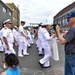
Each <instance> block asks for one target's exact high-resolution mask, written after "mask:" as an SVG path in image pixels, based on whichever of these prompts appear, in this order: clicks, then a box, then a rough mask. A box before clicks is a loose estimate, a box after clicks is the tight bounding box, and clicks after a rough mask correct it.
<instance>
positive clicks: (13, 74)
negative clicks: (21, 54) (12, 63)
mask: <svg viewBox="0 0 75 75" xmlns="http://www.w3.org/2000/svg"><path fill="white" fill-rule="evenodd" d="M5 72H6V74H7V75H20V69H19V67H16V68H8V69H7V70H6V71H5Z"/></svg>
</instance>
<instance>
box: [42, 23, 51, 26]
mask: <svg viewBox="0 0 75 75" xmlns="http://www.w3.org/2000/svg"><path fill="white" fill-rule="evenodd" d="M48 25H50V24H49V23H42V24H41V26H48Z"/></svg>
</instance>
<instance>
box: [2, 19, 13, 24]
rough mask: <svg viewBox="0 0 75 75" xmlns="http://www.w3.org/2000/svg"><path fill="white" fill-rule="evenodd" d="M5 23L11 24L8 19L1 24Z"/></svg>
mask: <svg viewBox="0 0 75 75" xmlns="http://www.w3.org/2000/svg"><path fill="white" fill-rule="evenodd" d="M6 23H8V24H11V23H12V22H11V20H10V19H7V20H5V21H4V22H3V24H6Z"/></svg>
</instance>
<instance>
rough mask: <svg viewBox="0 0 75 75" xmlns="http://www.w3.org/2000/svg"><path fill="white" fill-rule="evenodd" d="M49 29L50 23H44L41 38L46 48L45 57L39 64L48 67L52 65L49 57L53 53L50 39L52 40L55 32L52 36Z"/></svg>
mask: <svg viewBox="0 0 75 75" xmlns="http://www.w3.org/2000/svg"><path fill="white" fill-rule="evenodd" d="M48 29H50V26H49V24H42V34H41V37H42V38H40V40H41V41H42V47H43V49H44V57H43V58H42V59H40V60H39V64H40V66H41V67H42V68H48V67H50V66H51V65H50V61H49V59H50V56H51V55H52V54H51V48H50V46H49V44H48V41H50V40H52V39H53V38H54V36H55V34H53V35H52V36H50V35H49V33H48V31H47V30H48Z"/></svg>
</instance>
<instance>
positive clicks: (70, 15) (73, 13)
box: [67, 10, 75, 19]
mask: <svg viewBox="0 0 75 75" xmlns="http://www.w3.org/2000/svg"><path fill="white" fill-rule="evenodd" d="M72 17H75V11H74V10H73V11H71V12H70V14H69V16H67V19H70V18H72Z"/></svg>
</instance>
